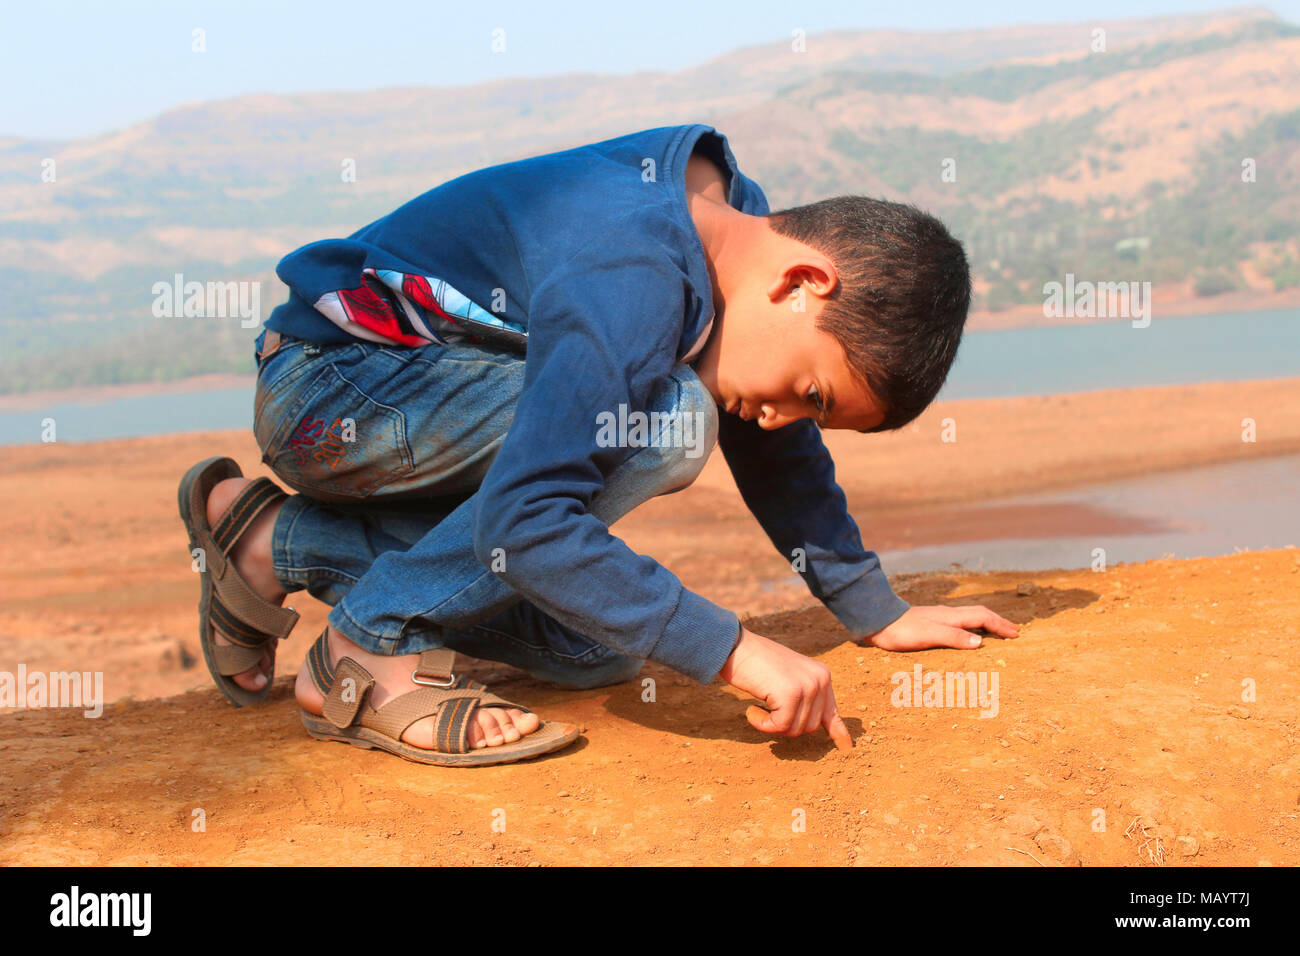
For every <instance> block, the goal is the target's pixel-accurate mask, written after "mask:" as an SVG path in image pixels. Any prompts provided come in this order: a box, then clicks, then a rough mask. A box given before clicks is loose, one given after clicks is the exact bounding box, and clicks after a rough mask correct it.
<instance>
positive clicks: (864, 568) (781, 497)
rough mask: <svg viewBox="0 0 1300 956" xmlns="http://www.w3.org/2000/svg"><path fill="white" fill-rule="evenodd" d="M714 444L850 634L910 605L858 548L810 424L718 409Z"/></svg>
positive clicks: (767, 526)
mask: <svg viewBox="0 0 1300 956" xmlns="http://www.w3.org/2000/svg"><path fill="white" fill-rule="evenodd" d="M718 444H719V446H720V447H721V448H722V454H723V457H724V458H725V459H726V461H727V465H728V467H730V469H731V474H732V476H733V477H734V478H735V479H736V485H737V487H738V488H739V489H740V494H741V497H742V498H744V500H745V504H746V505H747V506H748V507H749V510H750V511H751V512H753V514H754V517H755V518H757V519H758V523H759V524H760V525H761V526H762V528H763V530H764V531H765V532H767V536H768V537H769V538H770V539H771V540H772V544H774V545H775V546H776V549H777V551H779V552H781V555H782V556H783V557H784V558H785V559H786V560H787V561H790V562H792V564H793V565H794V566H795V567H796V569H799V568H800V567H801V568H802V569H801V570H799V574H800V576H801V577H802V578H803V579H804V583H805V584H807V585H808V589H809V590H810V591H812V593H813V595H814V596H815V597H816V598H817V599H818V600H820V601H821V602H822V603H823V604H825V605H826V607H827V608H828V609H829V610H830V612H831V613H832V614H834V615H835V617H836V618H837V619H838V620H839V621H840V623H841V624H843V625H844V626H845V627H846V628H847V629H848V631H849V633H850V634H852V635H853V637H854V638H855V639H860V638H863V637H865V636H867V635H870V634H874V633H875V632H876V631H879V630H880V629H881V628H884V627H887V626H888V625H890V624H892V623H893V622H894V621H896V620H897V619H898V618H899V617H901V616H902V615H903V612H905V611H906V610H907V609H908V608H909V607H910V606H911V605H909V604H908V603H907V602H906V601H904V600H903V599H902V598H900V597H898V596H897V595H896V594H894V591H893V588H891V587H890V585H889V580H888V579H887V578H886V577H885V572H884V571H883V570H882V569H881V567H880V560H879V558H877V557H876V554H875V552H874V551H864V550H863V548H862V538H861V536H860V535H859V533H858V526H857V524H856V523H855V522H854V520H853V517H852V516H851V515H850V514H849V511H848V503H847V501H846V500H845V497H844V492H843V491H842V490H841V488H840V486H839V485H838V484H836V482H835V464H834V462H833V461H832V460H831V455H830V452H829V451H828V450H827V449H826V444H825V443H824V442H823V441H822V437H821V431H820V429H819V428H818V427H817V425H816V423H814V422H812V421H811V420H808V419H801V420H800V421H797V422H793V423H791V424H789V425H786V426H784V427H783V428H777V429H773V430H771V431H766V430H764V429H762V428H760V427H759V426H758V424H757V423H756V422H752V421H748V422H747V421H745V420H744V419H741V418H739V417H737V416H735V415H722V416H721V421H720V422H719V424H718ZM796 549H801V551H802V562H800V561H799V560H798V559H799V557H800V551H797V550H796Z"/></svg>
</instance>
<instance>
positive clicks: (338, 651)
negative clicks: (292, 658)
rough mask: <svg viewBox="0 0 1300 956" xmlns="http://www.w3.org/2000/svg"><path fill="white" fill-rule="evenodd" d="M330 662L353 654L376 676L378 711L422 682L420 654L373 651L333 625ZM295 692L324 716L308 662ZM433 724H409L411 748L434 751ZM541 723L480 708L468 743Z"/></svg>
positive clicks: (485, 742)
mask: <svg viewBox="0 0 1300 956" xmlns="http://www.w3.org/2000/svg"><path fill="white" fill-rule="evenodd" d="M329 650H330V663H331V664H337V663H338V661H339V659H340V658H343V657H350V658H352V659H353V660H354V661H356V662H357V663H358V664H360V665H361V666H362V667H364V668H365V669H366V670H367V671H369V672H370V674H371V675H372V676H373V677H374V679H375V685H374V687H373V688H371V690H370V700H369V703H370V706H371V707H373V708H375V709H376V710H378V709H379V708H380V707H382V706H383V705H384V703H385V702H386V701H388V700H390V699H391V698H393V697H397V696H400V695H402V694H407V693H410V692H411V691H413V690H419V688H420V685H419V684H417V683H415V682H414V681H413V680H411V675H412V672H413V671H414V670H415V669H416V667H417V666H418V665H419V663H420V655H419V654H407V655H404V656H401V657H387V656H385V655H383V654H372V653H370V652H369V651H366V650H364V649H362V648H361V647H359V646H358V645H356V644H353V643H352V642H351V641H349V640H348V639H347V638H346V637H344V636H343V635H342V634H340V633H339V632H338V631H336V630H334V628H332V627H331V628H329ZM294 694H295V695H296V696H297V698H298V704H299V705H300V706H301V707H302V708H303V709H304V710H306V711H307V712H308V713H310V714H315V715H316V716H317V717H319V716H321V715H322V711H323V710H324V704H325V698H324V697H323V696H322V695H321V692H320V690H319V689H318V688H317V687H316V684H315V682H314V681H313V680H312V679H311V671H310V669H309V666H308V663H307V662H306V661H303V665H302V669H301V670H300V671H298V682H297V683H296V684H295V685H294ZM434 725H435V720H434V718H432V717H426V718H424V719H422V720H417V721H416V722H415V723H413V724H411V726H410V727H407V728H406V730H405V731H404V732H403V734H402V740H403V741H405V742H406V743H408V744H410V745H411V746H412V747H419V748H421V749H423V750H434V749H436V748H435V746H434ZM540 726H541V721H540V720H539V719H538V717H537V715H536V714H530V713H525V712H524V711H522V710H518V709H516V708H513V707H512V708H509V709H506V708H502V707H480V708H478V710H477V711H476V712H475V714H474V723H472V724H470V726H469V744H470V746H471V747H473V748H475V749H476V750H477V749H481V748H483V747H499V746H501V745H502V744H505V743H513V742H514V741H516V740H519V739H520V738H521V737H523V736H525V735H527V734H531V733H532V732H533V731H535V730H537V728H538V727H540Z"/></svg>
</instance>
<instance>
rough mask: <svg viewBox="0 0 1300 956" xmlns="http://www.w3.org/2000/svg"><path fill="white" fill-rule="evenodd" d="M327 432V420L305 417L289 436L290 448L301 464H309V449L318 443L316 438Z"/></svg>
mask: <svg viewBox="0 0 1300 956" xmlns="http://www.w3.org/2000/svg"><path fill="white" fill-rule="evenodd" d="M324 432H325V421H324V420H323V419H320V418H304V419H303V420H302V421H301V422H299V423H298V428H297V429H296V430H295V431H294V433H293V435H292V436H291V437H290V438H289V450H290V451H292V452H293V454H294V458H295V459H296V460H297V463H298V464H299V465H305V464H307V449H309V448H311V447H312V446H313V445H315V444H316V439H317V438H320V436H321V435H322V434H324Z"/></svg>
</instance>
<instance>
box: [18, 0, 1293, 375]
mask: <svg viewBox="0 0 1300 956" xmlns="http://www.w3.org/2000/svg"><path fill="white" fill-rule="evenodd" d="M1098 30H1101V31H1104V49H1099V48H1098V47H1099V45H1100V41H1101V39H1102V38H1101V36H1100V35H1099V34H1098V33H1097V31H1098ZM804 43H805V44H806V48H805V50H804V52H797V51H796V49H795V46H797V44H796V43H794V38H793V37H791V38H782V39H781V40H780V41H778V42H774V43H772V44H769V45H764V46H756V47H750V48H746V49H742V50H736V51H733V52H731V53H728V54H725V55H723V56H720V57H717V58H715V59H713V60H710V61H708V62H706V63H703V64H700V65H699V66H696V67H692V68H690V69H686V70H681V71H678V72H675V73H670V74H665V73H640V74H634V75H630V76H594V75H566V76H560V77H553V78H547V79H541V80H535V79H516V80H504V81H499V82H494V83H484V84H478V85H474V86H469V87H460V88H446V87H440V88H400V89H387V90H379V91H375V92H369V93H316V94H303V95H292V96H272V95H255V96H244V97H238V98H235V99H229V100H222V101H218V102H212V103H201V104H195V105H191V106H185V107H181V108H178V109H174V110H170V111H168V112H166V113H163V114H161V115H160V116H158V117H156V118H154V119H152V120H149V121H147V122H143V123H138V124H135V125H133V126H130V127H127V128H125V129H122V130H118V131H115V132H112V133H109V134H105V135H102V136H96V137H92V138H87V139H79V140H71V141H51V140H19V139H0V261H2V262H3V263H4V264H3V265H0V295H3V297H4V301H5V303H6V308H5V309H4V310H3V315H2V316H0V326H3V327H2V328H0V335H2V338H0V341H3V343H4V347H3V352H2V353H0V391H23V390H28V389H33V388H48V387H62V386H69V385H82V384H99V383H108V382H125V381H139V380H150V379H171V378H178V377H183V376H187V375H191V374H196V373H202V372H213V371H236V370H238V371H248V370H251V368H252V364H251V356H250V351H251V340H252V337H253V336H254V334H255V330H251V329H243V328H241V327H240V323H239V322H238V321H237V320H233V319H189V320H175V319H160V318H155V317H154V316H153V314H152V312H151V306H152V303H153V302H154V294H153V292H152V291H151V290H152V288H153V286H154V284H155V283H158V282H170V281H172V276H173V275H174V274H176V273H181V274H183V275H184V276H185V278H186V279H198V280H200V281H206V280H214V281H223V282H224V281H233V280H241V279H247V280H262V281H263V283H264V285H263V295H264V301H263V302H262V314H263V315H266V314H268V313H269V312H270V309H271V308H272V307H273V306H274V305H275V304H277V303H278V302H279V301H281V300H282V299H283V297H284V287H283V286H282V285H281V284H280V283H279V282H278V280H277V279H276V278H275V276H274V266H275V263H276V262H277V261H278V260H279V258H280V257H281V256H283V255H284V254H285V253H287V252H289V251H291V250H292V249H294V248H296V247H297V246H299V245H301V244H303V243H305V242H309V241H311V240H314V239H319V238H325V237H328V236H337V235H345V234H347V233H350V232H352V231H353V230H355V229H356V228H358V227H359V226H361V225H363V224H365V223H366V222H369V221H370V220H372V219H374V218H376V217H377V216H380V215H383V214H384V213H386V212H388V211H389V210H391V209H393V208H395V207H396V206H397V205H399V204H400V203H402V202H404V201H406V200H407V199H409V198H411V197H412V196H414V195H417V194H418V193H420V192H422V191H424V190H426V189H428V188H430V187H432V186H435V185H437V184H438V183H440V182H443V181H445V180H447V179H450V178H452V177H454V176H457V175H460V174H461V173H464V172H467V171H469V170H471V169H475V168H478V167H481V166H485V165H489V164H492V163H498V162H504V161H508V160H511V159H516V158H520V157H523V156H528V155H534V154H537V153H541V152H546V151H549V150H553V149H561V148H565V147H568V146H572V145H576V144H579V143H583V142H590V141H594V140H598V139H604V138H607V137H610V136H617V135H620V134H622V133H625V132H629V131H631V130H635V129H643V128H647V127H651V126H659V125H666V124H672V123H686V122H705V123H710V124H712V125H714V126H716V127H718V128H719V129H720V130H722V131H723V132H724V133H726V134H727V136H728V138H729V139H730V140H731V142H732V146H733V148H734V150H735V152H736V154H737V157H738V158H739V160H740V162H741V164H742V165H743V167H744V168H745V169H746V171H747V172H749V174H750V175H752V176H753V177H754V178H755V179H757V180H758V181H759V182H760V183H761V184H762V185H763V186H764V189H765V190H766V192H767V195H768V198H769V200H770V201H771V203H772V206H773V208H774V209H779V208H783V207H787V206H792V205H798V204H800V203H803V202H808V201H812V200H815V199H819V198H824V197H826V196H829V195H835V194H841V193H860V194H867V195H876V196H884V197H886V198H891V199H906V200H908V201H912V202H916V203H917V204H919V205H921V206H923V207H924V208H927V209H929V210H931V211H933V212H935V213H936V214H938V215H939V216H941V217H942V218H943V219H944V220H945V222H947V223H949V225H950V226H951V228H952V229H953V231H954V233H955V234H956V235H958V237H959V238H961V239H962V240H963V241H964V242H965V243H966V245H967V249H968V253H969V254H970V258H971V262H972V265H973V267H974V269H975V272H976V280H977V281H976V289H977V306H978V308H979V309H980V310H982V311H983V312H984V313H990V312H997V311H998V310H1005V309H1008V308H1012V307H1016V306H1029V305H1033V304H1035V303H1041V302H1042V285H1043V283H1044V282H1046V281H1050V280H1053V279H1056V280H1059V279H1061V278H1062V277H1063V276H1064V274H1065V273H1067V272H1072V273H1073V274H1075V275H1077V276H1080V277H1091V278H1094V279H1141V280H1148V281H1151V282H1153V283H1155V284H1156V286H1157V287H1158V288H1164V289H1171V290H1182V292H1183V293H1185V294H1187V295H1202V296H1210V295H1214V294H1217V293H1222V292H1224V291H1227V290H1231V289H1238V290H1244V291H1252V290H1253V291H1258V292H1261V293H1263V292H1267V291H1272V290H1274V289H1281V288H1285V287H1287V286H1300V28H1298V27H1296V26H1294V25H1292V24H1289V23H1286V22H1283V21H1281V20H1279V19H1278V18H1277V17H1275V16H1274V15H1273V14H1271V13H1270V12H1268V11H1267V10H1265V9H1262V8H1254V7H1252V8H1244V9H1237V10H1232V11H1226V12H1222V13H1213V14H1200V15H1189V16H1179V17H1163V18H1154V19H1142V20H1125V21H1096V22H1091V21H1089V22H1078V23H1069V24H1056V25H1040V26H1027V27H1015V28H1000V29H993V30H972V31H952V32H945V33H903V32H899V31H880V30H875V31H838V32H834V33H826V34H814V35H812V36H809V37H807V38H806V39H805V40H804ZM50 160H52V161H53V172H54V181H53V182H46V181H42V173H43V171H45V173H46V176H47V178H48V170H49V168H50V167H49V162H48V161H50ZM346 160H353V161H355V168H356V180H355V182H344V181H343V177H342V176H341V169H342V165H343V163H344V162H345V161H346ZM1244 163H1248V165H1249V168H1250V169H1251V170H1252V171H1253V176H1254V180H1253V181H1243V169H1244V168H1246V167H1245V166H1243V164H1244ZM945 170H947V171H948V172H949V173H950V174H951V173H953V172H955V180H953V177H952V176H951V175H949V176H948V177H947V178H946V179H945V176H944V172H945ZM1030 320H1031V321H1032V310H1031V319H1030ZM1040 321H1044V322H1046V321H1049V320H1046V319H1040Z"/></svg>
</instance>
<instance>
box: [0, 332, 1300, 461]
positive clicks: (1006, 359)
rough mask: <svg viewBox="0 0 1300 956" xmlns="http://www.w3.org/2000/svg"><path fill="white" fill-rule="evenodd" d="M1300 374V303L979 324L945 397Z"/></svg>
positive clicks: (177, 417)
mask: <svg viewBox="0 0 1300 956" xmlns="http://www.w3.org/2000/svg"><path fill="white" fill-rule="evenodd" d="M1289 377H1300V311H1297V310H1285V311H1259V312H1240V313H1221V314H1216V315H1205V316H1188V317H1183V318H1175V319H1167V320H1164V321H1161V320H1160V318H1159V316H1158V315H1157V316H1156V317H1155V318H1153V319H1152V320H1151V324H1150V325H1149V326H1148V327H1147V328H1143V329H1137V328H1133V324H1132V321H1131V320H1129V319H1124V320H1121V321H1117V322H1104V323H1098V324H1095V325H1073V326H1059V327H1055V328H1035V329H1008V330H1006V331H1000V332H972V333H970V334H968V335H967V336H966V337H965V339H964V340H963V342H962V346H961V351H960V352H959V353H958V356H957V361H956V362H955V363H954V365H953V369H952V373H951V375H950V376H949V378H948V382H947V384H946V385H945V386H944V389H943V391H942V392H941V393H940V395H939V398H940V399H961V398H997V397H1001V396H1013V395H1051V394H1056V393H1059V392H1085V391H1090V390H1093V389H1101V388H1128V387H1133V386H1141V385H1181V384H1191V383H1194V382H1211V381H1240V380H1245V379H1257V378H1289ZM252 414H253V389H252V387H251V386H250V387H247V388H235V389H220V390H214V391H203V392H177V393H173V394H166V395H139V396H133V397H127V398H114V399H108V400H105V401H102V402H97V403H84V402H82V403H51V404H49V405H48V406H44V407H42V408H39V409H34V410H32V411H23V412H3V413H0V445H16V444H27V443H32V442H40V441H41V435H42V428H43V426H42V421H43V420H44V419H47V418H52V419H54V422H55V428H56V436H57V439H58V441H60V442H77V441H97V440H102V439H107V438H134V437H138V436H141V435H165V434H169V433H173V432H192V431H205V430H209V429H220V428H250V427H251V425H252Z"/></svg>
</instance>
